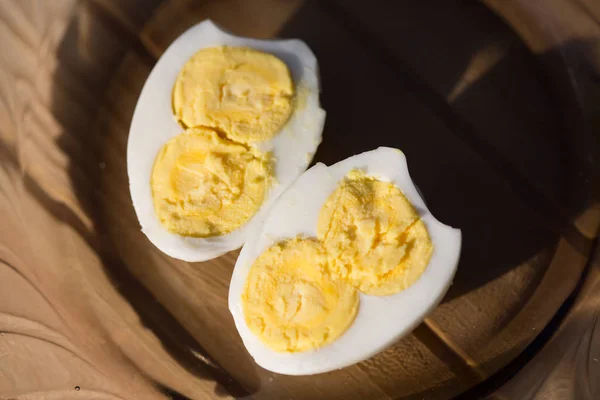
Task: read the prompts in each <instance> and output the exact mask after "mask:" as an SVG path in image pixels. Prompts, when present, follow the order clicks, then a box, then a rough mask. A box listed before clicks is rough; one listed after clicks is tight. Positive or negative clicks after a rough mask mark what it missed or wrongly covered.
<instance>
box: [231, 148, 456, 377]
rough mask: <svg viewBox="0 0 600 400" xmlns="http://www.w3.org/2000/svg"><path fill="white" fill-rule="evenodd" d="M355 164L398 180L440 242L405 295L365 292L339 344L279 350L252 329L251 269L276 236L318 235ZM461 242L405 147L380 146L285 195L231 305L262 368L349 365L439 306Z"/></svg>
mask: <svg viewBox="0 0 600 400" xmlns="http://www.w3.org/2000/svg"><path fill="white" fill-rule="evenodd" d="M355 168H358V169H361V170H363V171H365V172H366V173H368V174H370V175H373V176H377V177H379V178H380V179H382V180H387V181H391V182H392V183H394V185H396V186H397V187H398V188H400V190H402V192H403V193H404V194H405V195H406V196H407V198H408V199H409V200H410V201H411V203H412V204H413V205H414V206H415V208H416V210H417V211H418V213H419V214H420V216H421V218H422V220H423V222H424V223H425V225H426V226H427V229H428V231H429V234H430V236H431V239H432V243H433V245H434V251H433V255H432V257H431V260H430V262H429V264H428V266H427V268H426V270H425V272H424V273H423V274H422V275H421V277H420V278H419V279H418V280H417V281H416V282H415V283H414V284H413V285H412V286H411V287H409V288H408V289H406V290H404V291H402V292H400V293H397V294H394V295H391V296H384V297H377V296H368V295H364V294H362V293H361V294H360V305H359V310H358V313H357V316H356V319H355V320H354V322H353V324H352V325H351V326H350V327H349V328H348V330H347V331H346V332H345V333H344V334H343V335H342V336H341V337H339V338H338V339H337V340H335V341H334V342H333V343H331V344H329V345H327V346H325V347H323V348H320V349H317V350H312V351H308V352H301V353H279V352H276V351H273V350H271V349H269V348H268V347H266V346H265V345H264V344H263V343H262V342H261V341H260V340H259V339H258V337H256V336H255V335H254V334H253V333H252V332H251V331H250V329H249V328H248V326H247V324H246V322H245V320H244V315H243V311H242V305H241V294H242V292H243V288H244V284H245V281H246V278H247V275H248V271H249V269H250V266H251V265H252V264H253V262H254V260H255V259H256V257H258V255H260V254H261V253H262V252H263V251H264V250H265V249H266V248H268V247H269V246H271V245H272V244H273V243H275V242H276V241H279V240H282V239H284V238H293V237H296V236H297V235H304V236H307V237H316V236H317V235H316V234H317V232H316V226H317V219H318V215H319V212H320V210H321V207H322V206H323V205H324V204H325V201H326V200H327V198H328V197H329V195H330V194H331V193H332V192H333V191H334V190H335V188H336V187H337V184H338V182H339V181H340V180H341V179H342V178H343V177H344V176H346V175H347V173H348V172H349V171H350V170H352V169H355ZM461 241H462V236H461V231H460V230H458V229H455V228H452V227H449V226H447V225H444V224H442V223H441V222H439V221H438V220H437V219H435V217H433V215H432V214H431V213H430V212H429V210H428V209H427V206H426V205H425V202H424V201H423V199H422V198H421V196H420V195H419V193H418V191H417V189H416V187H415V186H414V184H413V182H412V180H411V178H410V175H409V172H408V167H407V164H406V158H405V156H404V154H403V153H402V152H400V151H399V150H397V149H392V148H386V147H380V148H378V149H376V150H372V151H368V152H365V153H362V154H359V155H356V156H353V157H350V158H348V159H346V160H344V161H341V162H339V163H337V164H334V165H333V166H331V167H326V166H325V165H324V164H321V163H319V164H317V165H315V166H313V167H312V168H310V169H309V170H308V171H306V172H305V173H304V174H302V175H301V176H300V178H298V179H297V180H296V182H295V183H294V184H293V185H292V186H291V187H290V188H289V189H288V190H287V191H286V192H285V193H284V194H283V195H282V196H280V197H279V199H278V200H277V202H276V203H275V205H274V206H273V207H272V208H271V210H270V213H269V216H268V217H267V218H266V219H265V221H264V225H263V227H262V229H261V231H260V232H257V233H256V234H255V235H253V236H251V238H250V239H249V240H248V241H247V242H246V244H245V245H244V247H243V248H242V251H241V253H240V256H239V257H238V260H237V262H236V265H235V269H234V272H233V276H232V280H231V284H230V292H229V309H230V311H231V313H232V315H233V318H234V321H235V325H236V327H237V329H238V331H239V333H240V336H241V338H242V340H243V342H244V345H245V346H246V348H247V350H248V352H249V353H250V354H251V355H252V357H253V358H254V360H255V361H256V363H257V364H258V365H259V366H261V367H262V368H265V369H267V370H269V371H272V372H276V373H280V374H286V375H310V374H317V373H323V372H328V371H332V370H335V369H339V368H343V367H346V366H349V365H352V364H355V363H357V362H360V361H362V360H365V359H367V358H370V357H372V356H373V355H375V354H377V353H379V352H381V351H383V350H384V349H385V348H387V347H389V346H390V345H392V344H394V343H395V342H396V341H398V340H399V339H400V338H401V337H402V336H404V335H406V334H408V333H410V332H411V331H412V330H413V329H414V328H415V327H416V326H417V325H418V324H419V323H420V322H421V321H423V319H424V318H425V316H426V315H427V314H429V313H430V312H431V311H433V309H434V308H435V307H436V306H437V305H438V304H439V302H440V301H441V300H442V298H443V297H444V295H445V293H446V291H447V290H448V288H449V287H450V285H451V283H452V279H453V278H454V275H455V273H456V269H457V265H458V260H459V257H460V249H461Z"/></svg>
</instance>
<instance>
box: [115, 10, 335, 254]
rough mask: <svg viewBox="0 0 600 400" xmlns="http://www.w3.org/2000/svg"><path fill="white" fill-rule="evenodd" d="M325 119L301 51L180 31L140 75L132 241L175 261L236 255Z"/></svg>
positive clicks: (298, 46) (131, 154)
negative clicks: (136, 229) (137, 236)
mask: <svg viewBox="0 0 600 400" xmlns="http://www.w3.org/2000/svg"><path fill="white" fill-rule="evenodd" d="M324 120H325V112H324V110H323V109H322V108H321V107H320V103H319V78H318V65H317V60H316V58H315V56H314V54H313V53H312V51H311V50H310V49H309V48H308V46H307V45H306V44H305V43H303V42H302V41H300V40H258V39H250V38H244V37H238V36H234V35H232V34H229V33H227V32H225V31H223V30H221V29H220V28H219V27H217V26H216V25H215V24H213V23H212V22H211V21H204V22H202V23H200V24H198V25H196V26H194V27H192V28H190V29H189V30H188V31H186V32H185V33H183V34H182V35H181V36H180V37H179V38H177V39H176V40H175V41H174V42H173V43H172V44H171V45H170V46H169V48H168V49H167V50H166V51H165V53H164V54H163V55H162V57H161V58H160V59H159V61H158V62H157V64H156V66H155V67H154V69H153V70H152V72H151V73H150V75H149V77H148V79H147V81H146V83H145V85H144V87H143V89H142V92H141V94H140V97H139V100H138V103H137V106H136V108H135V112H134V115H133V119H132V122H131V128H130V132H129V140H128V143H127V169H128V174H129V186H130V192H131V198H132V201H133V206H134V208H135V211H136V214H137V217H138V220H139V222H140V225H141V229H142V232H144V234H145V235H146V236H147V237H148V238H149V239H150V241H151V242H152V243H153V244H154V245H155V246H156V247H158V248H159V249H160V250H162V251H163V252H164V253H166V254H168V255H170V256H172V257H174V258H178V259H182V260H185V261H204V260H208V259H212V258H214V257H217V256H219V255H221V254H223V253H226V252H228V251H230V250H234V249H237V248H239V247H241V246H242V244H243V243H244V242H245V241H246V239H247V237H248V234H249V233H250V232H254V231H255V230H256V229H257V228H258V226H260V224H261V223H262V220H263V218H264V217H265V215H266V211H267V210H268V208H269V207H270V205H271V204H272V203H273V201H274V200H275V199H276V198H277V197H278V196H279V195H280V194H281V193H282V192H283V191H284V190H285V189H286V188H287V187H288V186H289V185H290V184H291V183H292V182H293V181H294V180H295V179H296V178H297V177H298V176H299V175H300V174H301V173H302V172H304V171H305V170H306V168H307V167H308V165H309V163H310V161H311V160H312V157H313V154H314V153H315V151H316V149H317V147H318V145H319V143H320V142H321V137H322V131H323V124H324Z"/></svg>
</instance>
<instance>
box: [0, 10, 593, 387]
mask: <svg viewBox="0 0 600 400" xmlns="http://www.w3.org/2000/svg"><path fill="white" fill-rule="evenodd" d="M554 2H555V3H556V5H555V7H557V8H558V7H566V8H568V6H567V5H566V3H565V2H562V3H561V2H559V1H558V0H555V1H554ZM426 3H427V2H426ZM517 3H518V2H517ZM388 4H389V3H388ZM436 4H437V3H436ZM490 6H491V7H492V8H493V9H495V10H496V12H501V11H504V12H506V14H503V15H504V16H505V17H506V18H509V20H510V21H520V20H519V19H518V18H517V17H518V16H521V15H524V14H526V12H527V10H520V11H515V8H514V7H516V6H514V5H513V8H510V7H509V6H502V5H500V4H499V2H493V1H490ZM450 8H451V9H450ZM517 10H518V8H517ZM448 12H452V13H453V15H454V16H455V17H454V18H452V19H448V18H445V15H447V13H448ZM532 12H533V11H532ZM511 13H512V14H511ZM513 14H514V15H513ZM586 15H589V12H586ZM248 16H253V18H248ZM209 17H210V18H212V19H214V20H215V21H216V22H218V23H220V24H222V25H223V26H225V27H226V28H227V29H229V30H231V31H232V32H234V33H236V34H241V35H247V36H254V37H260V38H268V37H274V36H282V37H298V38H300V39H302V40H304V41H306V42H307V43H308V44H309V46H311V48H312V49H313V50H314V51H315V53H316V55H317V57H318V59H319V62H320V69H321V75H322V85H323V95H322V102H323V106H324V108H325V109H326V110H327V112H328V117H327V122H326V127H325V132H324V138H325V139H324V142H323V144H322V145H321V147H320V149H319V151H318V153H317V156H316V158H317V161H323V162H325V163H327V164H330V163H333V162H335V161H338V160H340V159H343V158H345V157H347V156H349V155H352V154H354V153H356V152H360V151H364V150H367V149H370V148H373V147H376V146H379V145H391V146H394V147H399V148H402V149H403V151H405V153H406V154H407V157H408V160H409V166H410V169H411V174H412V175H413V177H414V180H415V182H416V183H417V185H418V186H419V187H420V189H421V190H422V192H423V194H424V196H425V198H426V200H427V202H428V204H429V206H430V208H431V209H432V212H433V213H434V214H435V215H436V216H437V217H438V218H439V219H440V220H442V221H444V222H446V223H449V224H451V225H454V226H457V227H460V228H461V229H463V234H464V251H463V256H462V258H461V263H460V266H459V272H458V275H457V277H456V279H455V282H454V285H453V287H452V288H451V290H450V292H449V293H448V295H447V296H446V298H445V300H444V301H443V303H442V305H440V307H438V308H437V309H436V310H435V312H434V313H433V314H432V315H431V316H430V317H429V318H428V319H427V320H426V321H425V322H424V323H423V324H422V325H421V326H419V327H418V328H417V329H416V330H415V331H414V332H413V333H412V334H410V335H408V336H407V337H405V338H404V339H402V340H401V341H400V342H398V343H397V344H396V345H394V346H392V347H391V348H389V349H388V350H386V351H384V352H383V353H381V354H379V355H377V356H375V357H373V358H372V359H370V360H367V361H365V362H362V363H360V364H357V365H355V366H352V367H349V368H345V369H343V370H340V371H335V372H332V373H328V374H322V375H318V376H313V377H285V376H281V375H277V374H272V373H269V372H268V371H265V370H262V369H261V368H259V367H257V366H256V365H255V364H254V363H253V362H252V360H251V358H250V356H249V355H248V354H247V353H246V351H245V349H244V348H243V345H242V343H241V340H240V338H239V337H238V335H237V331H236V330H235V328H234V326H233V321H232V319H231V317H230V315H229V312H228V310H227V290H228V282H229V278H230V276H231V272H232V268H233V263H234V262H235V258H236V255H237V252H232V253H230V254H227V255H225V256H223V257H220V258H218V259H216V260H213V261H210V262H206V263H191V264H190V263H185V262H181V261H177V260H173V259H170V258H169V257H167V256H165V255H163V254H162V253H160V252H159V251H158V250H156V249H155V248H154V247H153V246H152V245H151V244H150V243H149V242H148V241H147V239H146V238H145V237H144V235H143V234H142V233H141V232H140V231H139V225H138V223H137V220H136V217H135V214H134V212H133V209H132V207H131V202H130V198H129V193H128V183H127V175H126V166H125V149H126V142H127V132H128V129H129V123H130V120H131V115H132V113H133V109H134V107H135V103H136V101H137V96H138V95H139V92H140V90H141V88H142V86H143V83H144V81H145V79H146V77H147V76H148V74H149V72H150V70H151V68H152V66H153V65H154V63H155V62H156V60H157V58H158V57H159V56H160V54H162V52H163V51H164V50H165V48H166V47H167V46H168V45H169V44H170V43H171V41H172V40H173V39H175V38H176V37H177V36H178V35H179V34H180V33H181V32H183V31H184V30H185V29H186V28H187V27H189V26H191V25H193V24H195V23H197V22H199V21H201V20H202V19H205V18H209ZM525 21H527V24H529V23H531V21H532V20H530V19H525ZM533 21H535V20H533ZM535 23H536V24H538V25H539V24H540V22H539V21H537V22H535ZM515 24H517V25H518V26H521V24H525V23H524V22H515ZM557 24H558V22H557ZM525 25H526V24H525ZM527 26H529V25H527ZM536 26H537V25H536ZM590 26H592V27H593V24H592V25H590ZM592 27H590V28H589V29H588V30H587V31H585V32H586V33H588V34H589V35H592V36H591V38H593V39H595V40H598V37H599V36H597V35H598V32H599V31H598V29H597V28H598V27H597V24H596V30H595V31H594V29H593V28H592ZM523 29H525V28H523ZM528 29H529V28H528ZM516 30H517V31H518V32H519V33H520V34H521V35H522V36H523V37H525V42H523V40H522V39H521V38H520V37H519V36H517V35H516V34H515V33H513V32H512V31H510V30H509V29H508V28H507V27H506V26H505V25H504V24H503V23H502V22H501V21H500V20H499V19H497V17H496V16H495V15H493V14H492V13H491V12H490V11H488V10H487V9H486V8H485V7H483V6H482V5H479V4H472V3H469V2H465V3H460V4H454V5H452V6H450V5H446V6H442V7H441V8H439V7H437V8H433V11H432V7H426V6H425V5H417V4H408V3H402V4H400V5H396V6H395V8H394V10H393V12H392V10H388V9H386V7H385V4H384V3H378V2H374V4H373V6H372V7H364V3H363V2H358V1H345V2H342V1H337V0H327V1H322V2H302V1H300V0H297V1H296V0H294V1H285V0H260V1H253V2H247V1H242V0H214V1H192V0H172V1H160V0H152V1H148V2H144V4H143V7H142V6H140V3H139V2H136V1H133V0H124V1H116V0H92V1H75V0H62V1H59V2H49V1H43V0H37V1H34V0H32V1H29V2H25V1H17V0H14V1H8V0H7V1H3V2H0V220H1V221H2V224H0V332H2V334H1V335H0V398H7V399H8V398H57V399H58V398H61V399H63V398H134V397H137V398H144V399H152V398H169V397H173V396H175V397H176V396H180V395H181V396H185V397H188V398H193V399H203V398H230V397H243V396H250V395H251V396H252V397H253V398H257V399H260V398H265V399H266V398H293V399H310V398H324V397H327V398H332V399H349V398H373V399H399V398H402V399H413V398H414V399H421V398H427V399H437V398H439V399H446V398H451V397H453V396H455V395H458V394H460V393H462V392H464V391H465V390H467V389H468V388H470V387H472V386H474V385H477V384H479V383H481V382H483V381H485V379H486V378H487V377H489V376H491V375H492V374H494V373H495V372H496V371H498V370H499V369H500V368H502V367H503V366H505V365H506V364H507V363H508V362H510V361H511V360H512V359H514V358H515V357H516V356H517V355H518V354H519V353H521V352H522V351H523V349H525V348H526V346H527V345H528V344H529V343H530V342H531V341H532V340H533V339H534V338H535V337H536V336H537V333H538V332H539V331H541V330H542V329H543V327H544V326H545V325H546V324H547V323H548V321H549V320H550V319H551V318H552V317H553V316H554V314H555V313H556V311H557V309H558V308H559V306H560V305H561V304H562V302H563V301H564V299H565V298H566V297H567V296H568V295H569V294H570V293H571V292H572V290H573V288H574V287H575V284H576V282H577V281H578V279H579V278H580V276H581V273H582V271H583V269H584V266H585V264H586V262H587V260H588V257H589V252H590V249H591V241H592V240H593V239H594V238H595V236H596V234H597V227H598V212H597V210H598V207H597V205H595V203H593V201H592V200H593V199H594V197H593V196H592V194H593V193H592V190H591V188H590V187H591V184H590V181H591V180H593V179H594V170H593V168H592V165H591V164H590V162H588V161H587V160H588V159H587V157H588V153H587V152H591V150H592V149H593V146H585V143H586V140H587V137H586V136H585V135H584V133H582V132H580V131H578V130H576V129H575V128H576V127H577V126H579V125H578V124H581V123H582V122H581V121H582V120H583V119H582V118H581V115H580V114H581V110H579V111H578V109H577V108H576V107H575V108H572V109H571V108H569V109H566V110H568V111H569V112H562V110H565V109H563V108H561V107H562V105H561V104H562V103H560V101H558V100H555V99H556V97H557V96H556V93H563V92H565V93H567V94H569V95H570V96H572V97H574V96H575V95H574V94H573V93H571V92H568V89H569V85H568V84H566V83H565V81H562V80H561V79H564V74H563V75H561V73H560V71H562V70H561V69H560V68H559V67H557V66H556V63H555V62H554V60H555V59H554V57H553V54H555V53H556V52H560V50H559V49H558V48H557V47H556V46H561V44H562V43H558V42H557V43H550V42H548V41H547V40H546V39H544V38H545V37H546V36H548V35H544V34H543V32H533V33H532V32H530V31H526V32H522V31H521V30H519V29H516ZM565 35H566V33H565ZM593 35H596V36H593ZM579 39H580V38H579V37H574V38H573V39H572V40H579ZM586 39H589V38H586ZM524 43H525V44H524ZM546 44H547V47H545V45H546ZM424 49H426V50H424ZM529 49H533V51H534V52H535V54H533V53H531V51H530V50H529ZM545 65H547V67H545ZM341 69H342V70H343V71H344V73H343V74H342V73H340V70H341ZM563 69H564V68H563ZM598 70H600V69H598ZM545 71H547V72H545ZM590 95H591V94H590ZM561 98H562V97H561ZM565 99H569V97H565ZM565 101H566V100H565ZM569 104H570V103H569ZM571 107H573V106H571ZM582 143H583V144H582ZM532 154H534V156H532ZM582 160H583V161H582Z"/></svg>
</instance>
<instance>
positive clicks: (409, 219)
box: [317, 170, 433, 296]
mask: <svg viewBox="0 0 600 400" xmlns="http://www.w3.org/2000/svg"><path fill="white" fill-rule="evenodd" d="M317 233H318V237H319V239H320V240H321V241H322V242H323V246H324V248H325V251H326V253H327V256H328V259H329V265H330V267H331V268H332V271H333V273H334V274H335V275H336V276H337V277H339V278H340V279H344V280H346V281H348V282H350V283H351V284H352V285H353V286H354V287H356V288H357V289H358V290H360V291H361V292H363V293H366V294H370V295H379V296H383V295H389V294H394V293H397V292H400V291H402V290H404V289H406V288H408V287H409V286H410V285H412V284H413V283H414V282H415V281H416V280H417V279H418V278H419V277H420V276H421V274H422V273H423V271H424V270H425V268H426V267H427V263H428V262H429V259H430V258H431V254H432V253H433V245H432V243H431V239H430V237H429V233H428V232H427V229H426V227H425V224H424V223H423V221H421V219H420V218H419V215H418V214H417V212H416V210H415V209H414V207H413V206H412V204H411V203H410V202H409V201H408V199H407V198H406V197H405V196H404V194H402V192H401V191H400V189H398V188H397V187H396V186H394V185H393V184H392V183H389V182H383V181H380V180H377V179H375V178H373V177H370V176H367V175H365V174H364V173H363V172H361V171H358V170H354V171H351V172H350V173H349V174H348V175H347V176H346V177H345V178H344V179H343V180H342V181H341V182H340V184H339V185H338V187H337V188H336V190H335V191H334V192H333V193H332V194H331V195H330V197H329V198H328V199H327V201H326V202H325V205H324V206H323V208H322V209H321V212H320V214H319V219H318V222H317Z"/></svg>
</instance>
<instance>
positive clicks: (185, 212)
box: [150, 127, 273, 237]
mask: <svg viewBox="0 0 600 400" xmlns="http://www.w3.org/2000/svg"><path fill="white" fill-rule="evenodd" d="M271 169H272V166H271V159H270V156H269V154H264V153H261V152H259V151H258V150H255V149H249V148H247V147H246V146H244V145H241V144H239V143H235V142H232V141H230V140H228V139H226V138H223V137H221V136H220V135H219V134H218V133H217V132H216V131H214V130H212V129H209V128H203V127H196V128H190V129H188V130H186V131H185V132H184V133H182V134H180V135H178V136H176V137H174V138H173V139H171V140H169V141H168V142H167V143H166V144H165V145H164V146H163V147H162V149H161V150H160V152H159V153H158V155H157V157H156V160H155V162H154V167H153V170H152V177H151V183H150V184H151V188H152V198H153V201H154V209H155V211H156V214H157V216H158V218H159V220H160V222H161V223H162V224H163V226H165V227H166V228H167V229H168V230H169V231H170V232H173V233H176V234H179V235H182V236H194V237H210V236H218V235H224V234H226V233H229V232H231V231H233V230H235V229H236V228H239V227H240V226H242V225H243V224H244V223H246V222H247V221H248V220H249V219H250V218H251V217H252V216H253V215H254V214H255V213H256V212H257V211H258V209H259V208H260V206H261V205H262V203H263V200H264V199H265V196H266V195H267V192H268V189H269V187H270V185H271V183H272V181H273V178H272V171H271Z"/></svg>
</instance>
